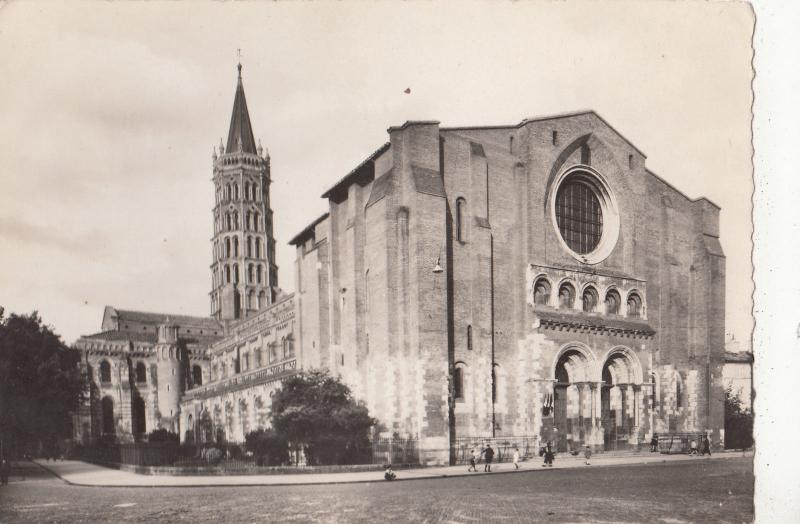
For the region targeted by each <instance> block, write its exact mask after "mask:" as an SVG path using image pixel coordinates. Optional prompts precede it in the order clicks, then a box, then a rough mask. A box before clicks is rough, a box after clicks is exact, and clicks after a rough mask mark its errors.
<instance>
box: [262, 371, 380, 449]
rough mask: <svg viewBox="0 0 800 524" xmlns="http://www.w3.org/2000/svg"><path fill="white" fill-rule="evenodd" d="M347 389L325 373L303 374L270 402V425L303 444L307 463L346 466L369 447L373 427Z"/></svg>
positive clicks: (282, 387)
mask: <svg viewBox="0 0 800 524" xmlns="http://www.w3.org/2000/svg"><path fill="white" fill-rule="evenodd" d="M376 422H377V421H376V420H375V419H374V418H372V417H370V415H369V411H368V410H367V408H366V406H364V405H363V404H360V403H357V402H356V401H355V400H354V399H353V396H352V394H351V393H350V388H348V387H347V385H345V384H343V383H342V382H341V381H340V380H339V379H337V378H334V377H331V376H330V375H329V374H328V373H327V372H325V371H305V372H301V373H298V374H297V375H294V376H292V377H290V378H287V379H285V380H284V381H283V384H282V385H281V389H280V390H278V391H276V392H275V395H274V396H273V398H272V425H273V428H274V429H275V431H276V432H277V433H278V434H280V435H283V436H284V437H285V438H286V439H287V440H289V441H291V442H295V443H303V444H304V445H305V451H306V456H307V460H308V461H309V463H314V462H315V461H319V462H322V463H346V462H352V461H354V460H357V455H358V454H359V453H362V452H364V451H365V450H366V449H367V448H368V446H369V441H368V433H369V429H370V428H371V427H372V426H373V425H375V424H376Z"/></svg>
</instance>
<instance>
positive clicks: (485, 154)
mask: <svg viewBox="0 0 800 524" xmlns="http://www.w3.org/2000/svg"><path fill="white" fill-rule="evenodd" d="M240 99H241V100H240ZM252 137H253V135H252V130H251V129H250V122H249V116H247V108H246V104H245V103H244V92H243V88H242V85H241V78H240V79H239V84H238V86H237V94H236V102H235V103H234V113H233V116H232V119H231V127H230V132H229V137H228V144H227V148H225V149H223V148H220V151H219V154H218V155H217V153H216V152H215V158H214V159H213V160H214V183H215V191H216V195H217V205H216V207H215V209H214V221H215V229H214V231H215V235H214V239H213V252H214V260H213V263H212V266H211V270H212V282H213V285H212V293H211V302H212V306H211V317H210V318H207V319H205V318H204V319H195V320H192V322H195V324H197V326H195V325H194V324H192V326H193V332H191V333H189V332H187V329H190V328H189V327H188V326H189V323H188V321H187V320H186V319H180V320H178V317H173V316H170V317H169V318H167V316H166V315H161V316H154V317H152V318H151V321H152V322H151V324H152V329H153V331H151V332H147V337H149V338H147V339H146V340H145V338H146V337H145V336H144V333H145V332H142V333H138V332H136V333H134V332H130V333H131V335H130V336H128V335H125V334H123V333H124V332H123V331H122V330H121V329H117V330H107V329H106V328H107V327H108V326H107V325H106V323H105V321H104V324H103V332H101V333H98V334H96V335H91V336H87V337H83V338H82V339H81V340H80V341H79V342H78V346H79V347H81V348H83V349H84V352H85V354H86V355H87V358H86V363H87V365H90V366H94V367H97V366H100V365H102V363H101V360H102V359H106V361H108V362H109V364H110V365H111V366H112V368H114V369H119V370H120V371H119V372H118V373H117V375H118V376H119V379H118V380H119V384H118V387H117V390H116V391H118V393H117V394H116V395H117V396H116V397H114V398H112V401H116V402H118V403H120V404H122V405H124V406H125V408H124V409H123V410H122V411H119V410H118V411H115V412H114V414H113V415H112V417H116V419H115V420H118V423H116V424H115V425H114V424H106V422H105V420H106V417H105V415H104V413H106V412H107V407H103V405H102V402H106V404H107V403H108V401H105V400H101V401H100V406H99V407H97V406H95V407H93V408H91V409H90V410H89V411H91V413H93V414H94V415H93V416H90V417H88V419H89V420H90V429H89V433H90V434H91V435H97V434H100V433H103V432H105V429H115V430H118V432H123V433H124V432H125V431H129V432H130V433H131V434H135V433H136V431H135V428H136V427H138V428H139V429H141V426H136V424H137V422H135V421H136V420H138V419H137V415H138V414H139V413H140V412H141V405H140V404H139V405H137V406H138V407H136V408H135V409H128V408H127V405H128V402H132V400H130V399H135V398H137V395H138V396H140V397H142V398H145V395H142V394H141V393H127V395H128V396H126V393H124V391H127V390H126V387H127V388H128V389H129V390H130V391H134V390H138V385H137V383H136V382H135V381H132V380H131V378H130V377H138V375H137V374H136V369H137V368H136V367H135V366H137V365H138V363H137V362H138V361H137V359H144V360H145V361H146V362H147V363H146V364H145V367H146V369H153V366H154V364H155V369H156V373H157V377H158V378H157V380H158V384H157V385H152V386H148V387H149V389H150V393H148V395H149V396H147V397H146V398H147V399H151V398H152V399H155V401H157V404H156V403H154V401H153V400H150V403H149V404H148V403H147V402H145V409H144V411H145V415H144V418H145V419H146V421H147V423H149V424H155V425H156V426H158V425H159V424H160V425H166V426H168V427H172V428H174V429H175V430H176V431H179V432H180V433H181V434H182V435H184V436H186V435H187V431H189V432H190V433H188V435H190V436H193V435H196V434H197V431H198V421H199V420H204V421H209V420H210V421H211V424H212V426H213V428H214V429H213V431H215V432H221V433H223V434H224V435H225V436H226V438H228V439H229V440H233V441H241V440H243V437H244V434H246V433H247V432H248V431H250V430H251V429H255V428H256V427H264V426H266V425H268V424H269V404H270V402H269V396H270V394H271V392H273V391H274V390H275V389H276V388H277V387H279V384H280V380H281V378H283V377H285V376H288V375H290V374H291V373H294V372H296V370H299V369H311V368H326V369H329V370H330V371H331V372H332V373H333V374H335V375H338V376H341V377H342V378H343V380H344V381H345V382H347V383H348V384H349V385H350V386H351V388H352V390H353V392H354V395H355V396H356V398H358V399H360V400H362V401H364V402H365V403H366V405H367V406H368V407H369V410H370V413H371V414H372V415H373V416H374V417H376V418H377V419H378V420H379V421H380V426H381V427H380V430H381V431H383V432H385V433H386V434H397V435H401V436H404V437H405V436H408V437H413V438H417V439H419V446H420V450H421V460H422V461H423V462H446V461H447V460H448V458H449V451H450V449H451V448H452V445H453V443H454V442H455V441H456V439H457V438H458V437H473V438H478V437H481V438H483V437H505V436H515V437H519V436H529V437H537V438H539V439H541V441H546V440H549V441H553V442H554V443H555V444H556V446H557V447H558V448H559V449H562V450H567V449H575V448H577V447H578V446H585V445H590V446H592V447H594V448H595V449H624V448H630V447H635V446H637V445H639V444H640V443H642V442H645V441H649V439H650V437H651V436H652V434H653V433H659V432H661V433H664V432H673V433H674V432H698V431H699V432H708V433H709V434H710V436H711V438H712V442H713V443H714V444H715V445H719V444H720V443H721V442H722V439H723V434H722V431H723V427H724V424H723V390H722V376H721V372H722V366H723V363H724V356H725V353H724V289H725V257H724V254H723V252H722V250H721V247H720V243H719V208H718V207H717V206H716V205H715V204H713V203H712V202H710V201H709V200H707V199H704V198H700V199H695V200H692V199H690V198H688V197H686V196H685V195H684V194H683V193H681V192H680V191H678V190H677V189H675V188H674V187H672V186H671V185H670V184H668V183H667V182H665V181H664V180H663V179H661V178H659V177H658V176H657V175H655V174H654V173H652V172H651V171H650V170H648V169H647V167H646V166H645V160H646V158H645V155H644V154H643V153H642V152H641V151H639V150H638V149H637V148H636V147H635V146H634V145H633V144H632V143H631V142H629V141H628V140H627V139H626V138H625V137H623V136H622V135H621V134H619V133H618V132H617V131H616V130H615V129H614V128H613V127H611V126H610V125H609V124H608V123H607V122H606V121H605V120H603V119H602V118H601V117H600V116H598V115H597V114H596V113H594V112H591V111H589V112H581V113H575V114H567V115H557V116H553V117H548V118H537V119H528V120H523V121H522V122H520V123H519V124H515V125H508V126H493V127H443V126H441V125H440V124H439V123H438V122H432V121H416V122H406V123H405V124H403V125H401V126H397V127H390V128H389V129H388V141H387V142H386V143H385V144H384V145H382V146H380V147H379V148H378V149H377V150H376V151H375V152H374V153H372V154H371V155H370V156H369V157H367V158H366V159H365V160H364V161H363V162H362V163H361V164H359V165H358V166H356V167H355V168H354V169H353V170H352V171H351V172H350V173H348V174H347V175H346V176H344V177H343V178H342V179H341V180H339V181H338V182H337V183H335V184H334V185H333V186H331V188H330V189H329V190H327V191H326V192H325V193H324V194H323V198H325V199H326V200H327V202H328V208H329V211H328V212H327V213H325V214H324V215H323V216H321V217H318V218H317V219H315V220H314V221H313V222H311V223H310V225H309V226H308V227H306V228H305V229H304V230H303V231H301V232H300V233H298V234H297V235H296V236H295V237H294V238H293V239H292V240H291V242H290V244H291V245H293V246H294V247H295V249H296V253H297V257H296V279H295V293H294V294H292V295H286V294H284V293H282V292H281V291H280V289H279V288H278V280H277V267H276V266H275V264H274V249H275V248H274V238H273V235H272V227H271V218H272V211H271V208H270V203H269V191H268V187H269V181H270V176H271V175H270V171H269V169H270V163H269V156H268V154H267V155H265V154H263V152H262V151H258V150H257V148H256V146H255V142H254V140H253V138H252ZM248 185H249V189H248V188H247V187H248ZM237 186H238V189H237ZM229 187H230V189H229ZM278 205H279V206H280V204H278ZM254 217H256V218H255V220H256V223H255V225H254V224H253V218H254ZM259 243H260V245H261V246H262V247H261V251H259V248H258V247H257V246H258V245H259ZM128 313H131V312H128ZM119 315H122V316H121V318H124V317H125V312H119ZM156 317H157V318H156ZM199 323H206V324H203V325H204V326H209V327H205V328H204V333H203V334H202V335H203V337H204V338H201V337H200V336H199V335H200V334H199V333H198V332H197V330H198V329H199V327H198V326H199ZM184 324H185V326H184ZM123 325H125V324H124V322H123ZM210 326H215V327H216V329H212V330H211V331H207V330H209V329H211V327H210ZM117 327H118V328H119V326H117ZM126 329H127V328H126ZM134 335H135V336H134ZM98 340H99V342H98ZM104 347H106V348H107V349H103V348H104ZM98 348H99V349H98ZM113 348H119V349H113ZM170 348H172V349H174V351H172V350H171V349H170ZM173 354H174V355H176V356H174V357H170V355H173ZM135 355H139V356H135ZM168 363H170V364H168ZM173 364H174V366H173ZM114 366H116V367H114ZM131 366H133V367H131ZM147 366H149V367H147ZM170 366H172V367H175V368H177V369H179V370H182V371H179V376H181V377H183V378H181V379H180V380H178V381H177V382H176V383H175V384H174V385H173V384H171V383H170V384H164V383H163V380H162V378H161V377H162V376H163V375H164V374H166V375H167V378H169V377H171V376H172V375H171V374H170V373H172V372H171V371H169V369H172V367H170ZM162 368H163V370H162ZM168 368H169V369H168ZM195 369H199V371H198V372H197V375H196V376H195V371H194V370H195ZM181 373H182V375H181ZM112 375H113V374H112ZM117 375H113V377H112V381H111V383H107V384H106V385H107V386H109V387H110V388H111V389H108V388H105V386H104V385H103V384H104V383H103V380H102V379H101V380H100V381H99V383H98V387H99V388H100V392H99V394H100V393H108V392H109V391H111V390H112V389H113V385H114V384H113V378H114V377H117ZM97 378H98V377H97V375H96V374H95V379H96V381H97ZM170 380H171V379H170ZM151 382H152V380H151ZM167 382H169V380H167ZM125 384H127V386H125ZM162 384H163V386H166V385H169V386H170V388H171V389H170V390H169V392H172V391H177V392H178V393H177V394H176V396H175V397H173V396H170V395H169V394H168V392H167V391H163V392H162V389H165V388H164V387H163V386H162ZM104 388H105V389H104ZM147 389H148V388H145V390H147ZM112 393H113V391H112ZM106 396H108V395H105V396H101V398H102V399H105V398H106ZM162 397H163V399H164V400H163V401H162ZM115 399H116V400H115ZM131 405H133V404H131ZM167 405H169V408H167ZM167 409H170V410H171V411H166V410H167ZM154 410H157V411H154ZM148 413H157V414H158V416H152V415H148ZM168 413H170V415H168ZM148 416H149V418H148ZM126 417H127V419H126ZM128 419H130V421H129V422H126V420H128ZM92 420H94V422H92ZM112 426H114V427H113V428H112ZM98 428H99V429H98ZM128 428H132V429H130V430H128ZM146 428H147V431H149V430H150V429H152V428H151V427H150V426H146Z"/></svg>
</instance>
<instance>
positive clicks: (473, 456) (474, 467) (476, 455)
mask: <svg viewBox="0 0 800 524" xmlns="http://www.w3.org/2000/svg"><path fill="white" fill-rule="evenodd" d="M481 457H482V458H483V464H484V466H483V471H484V472H485V473H491V472H492V462H493V461H494V448H492V445H491V444H486V447H485V448H482V449H478V448H477V447H474V448H472V451H471V452H470V457H469V468H467V471H478V462H480V460H481ZM511 462H512V463H513V464H514V469H519V462H520V454H519V448H517V447H515V448H514V453H513V454H512V455H511Z"/></svg>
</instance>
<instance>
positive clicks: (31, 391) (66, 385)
mask: <svg viewBox="0 0 800 524" xmlns="http://www.w3.org/2000/svg"><path fill="white" fill-rule="evenodd" d="M79 362H80V354H79V352H78V351H77V350H75V349H72V348H70V347H68V346H67V345H65V344H64V343H63V342H62V341H61V337H59V336H58V335H57V334H56V333H54V332H53V331H52V330H51V329H50V328H49V327H48V326H45V325H43V324H42V320H41V318H40V317H39V315H38V313H36V312H33V313H31V314H30V315H16V314H13V313H12V314H11V315H10V316H8V317H7V318H6V317H5V316H4V310H3V308H2V307H0V432H1V433H0V437H1V438H2V440H3V444H4V446H5V447H6V448H7V450H8V451H11V452H12V453H13V452H14V450H15V451H16V453H18V454H19V453H22V452H23V451H25V449H24V447H25V446H26V445H27V446H29V445H31V444H32V443H35V442H39V443H42V444H43V445H44V446H45V447H46V448H50V449H48V450H47V451H49V452H54V451H55V450H54V449H53V448H54V447H55V444H56V441H57V439H58V438H59V437H70V436H71V430H72V422H71V413H72V412H73V411H74V410H75V409H76V408H77V407H78V406H79V405H80V403H81V402H82V401H83V400H84V398H85V394H86V391H87V389H86V386H87V380H86V377H85V376H84V375H83V374H82V372H81V370H80V368H79V366H78V363H79ZM9 448H10V449H9Z"/></svg>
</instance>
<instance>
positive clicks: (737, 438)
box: [725, 386, 753, 449]
mask: <svg viewBox="0 0 800 524" xmlns="http://www.w3.org/2000/svg"><path fill="white" fill-rule="evenodd" d="M752 445H753V413H752V411H750V410H748V409H747V408H746V407H745V406H744V405H743V404H742V400H741V399H740V398H739V396H738V395H736V394H735V393H734V392H733V391H732V389H731V387H730V386H729V387H728V388H726V389H725V447H726V448H727V449H740V448H741V449H744V448H749V447H751V446H752Z"/></svg>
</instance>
